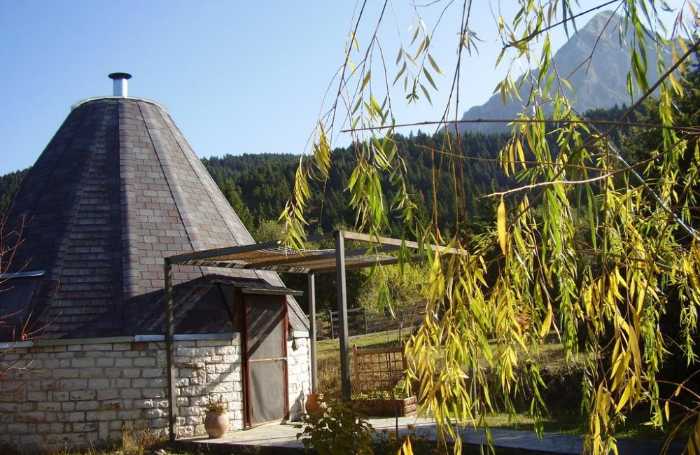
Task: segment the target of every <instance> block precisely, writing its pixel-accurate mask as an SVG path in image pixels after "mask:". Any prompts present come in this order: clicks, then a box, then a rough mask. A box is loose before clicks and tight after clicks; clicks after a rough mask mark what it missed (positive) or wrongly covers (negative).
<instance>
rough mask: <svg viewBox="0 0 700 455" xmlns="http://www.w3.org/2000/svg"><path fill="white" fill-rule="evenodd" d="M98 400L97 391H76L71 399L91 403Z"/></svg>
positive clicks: (72, 393) (71, 394)
mask: <svg viewBox="0 0 700 455" xmlns="http://www.w3.org/2000/svg"><path fill="white" fill-rule="evenodd" d="M96 398H97V392H96V391H95V390H76V391H74V392H71V393H70V399H71V400H75V401H89V400H95V399H96Z"/></svg>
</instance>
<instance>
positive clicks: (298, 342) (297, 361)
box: [287, 332, 311, 420]
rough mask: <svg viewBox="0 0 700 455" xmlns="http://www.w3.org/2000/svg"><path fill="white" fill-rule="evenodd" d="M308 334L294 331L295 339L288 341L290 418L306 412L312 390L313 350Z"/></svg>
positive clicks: (300, 415) (296, 418)
mask: <svg viewBox="0 0 700 455" xmlns="http://www.w3.org/2000/svg"><path fill="white" fill-rule="evenodd" d="M308 336H309V334H308V333H306V332H294V339H293V340H292V341H289V342H288V343H287V359H288V365H287V372H288V375H287V376H288V380H289V382H288V387H289V418H290V420H299V419H301V417H302V415H303V414H304V412H305V410H304V404H305V402H306V395H308V394H309V393H310V392H311V351H310V347H309V338H308Z"/></svg>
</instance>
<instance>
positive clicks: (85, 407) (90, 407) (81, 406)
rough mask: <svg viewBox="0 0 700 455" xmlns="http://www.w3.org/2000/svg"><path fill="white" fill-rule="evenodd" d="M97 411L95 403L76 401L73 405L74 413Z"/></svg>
mask: <svg viewBox="0 0 700 455" xmlns="http://www.w3.org/2000/svg"><path fill="white" fill-rule="evenodd" d="M95 409H97V401H78V402H77V403H75V410H76V411H94V410H95Z"/></svg>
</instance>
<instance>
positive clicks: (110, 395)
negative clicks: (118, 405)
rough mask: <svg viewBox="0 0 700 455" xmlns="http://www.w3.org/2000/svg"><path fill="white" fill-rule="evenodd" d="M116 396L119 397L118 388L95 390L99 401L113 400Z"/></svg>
mask: <svg viewBox="0 0 700 455" xmlns="http://www.w3.org/2000/svg"><path fill="white" fill-rule="evenodd" d="M116 398H119V390H115V389H105V390H98V391H97V399H98V400H99V401H103V400H114V399H116Z"/></svg>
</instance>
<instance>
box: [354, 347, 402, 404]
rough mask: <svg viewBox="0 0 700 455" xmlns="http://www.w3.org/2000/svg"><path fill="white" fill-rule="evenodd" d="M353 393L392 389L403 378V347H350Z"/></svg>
mask: <svg viewBox="0 0 700 455" xmlns="http://www.w3.org/2000/svg"><path fill="white" fill-rule="evenodd" d="M352 354H353V355H352V370H353V381H352V390H353V392H354V393H368V392H376V391H392V390H393V389H394V387H396V385H397V384H398V383H399V382H400V381H401V380H402V379H403V377H404V371H405V369H406V360H405V358H404V355H403V347H402V346H397V347H393V348H358V347H356V346H353V348H352Z"/></svg>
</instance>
